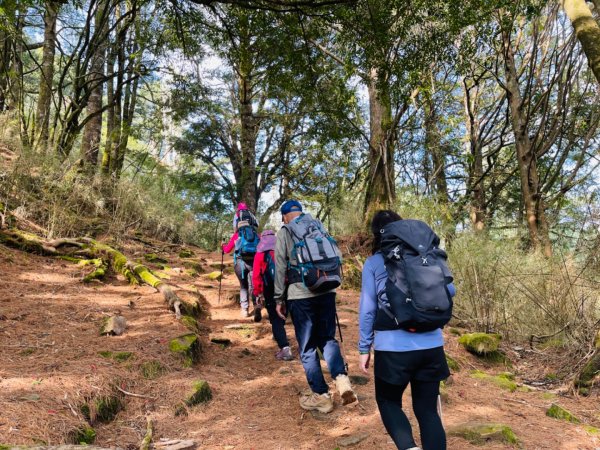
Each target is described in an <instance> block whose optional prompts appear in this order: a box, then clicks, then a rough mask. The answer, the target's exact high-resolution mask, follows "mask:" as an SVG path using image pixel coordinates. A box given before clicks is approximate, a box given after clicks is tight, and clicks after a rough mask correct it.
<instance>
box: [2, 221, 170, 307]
mask: <svg viewBox="0 0 600 450" xmlns="http://www.w3.org/2000/svg"><path fill="white" fill-rule="evenodd" d="M0 242H1V243H3V244H5V245H7V246H9V247H13V248H18V249H20V250H24V251H26V252H30V253H38V254H41V255H46V256H54V257H57V258H61V259H64V260H67V261H71V262H75V263H77V264H80V265H83V266H85V265H93V266H94V270H93V271H91V272H90V273H88V274H87V275H85V276H84V277H83V281H84V282H89V281H92V280H96V279H101V278H103V277H104V276H105V275H106V274H107V273H108V271H109V269H112V270H113V271H114V272H116V273H120V274H121V275H123V276H124V277H125V278H127V280H128V281H129V283H131V284H140V283H145V284H148V285H149V286H152V287H153V288H154V289H156V290H157V291H159V292H160V293H161V294H162V295H163V297H164V298H165V301H166V302H167V304H168V307H169V309H171V310H173V311H175V313H176V315H177V318H178V319H179V318H180V317H181V305H182V300H181V299H180V298H179V297H178V296H177V294H175V292H174V291H173V289H172V288H171V286H169V285H168V284H166V283H165V282H164V281H163V280H161V279H160V278H158V277H156V276H155V275H154V274H153V273H152V272H151V271H150V269H148V268H147V267H146V266H144V265H143V264H138V263H136V262H133V261H130V260H128V259H127V257H126V256H125V255H124V254H123V253H121V252H119V251H118V250H115V249H114V248H112V247H110V246H109V245H106V244H103V243H102V242H98V241H95V240H93V239H90V238H81V239H53V240H50V241H47V240H44V239H42V238H40V237H39V236H36V235H35V234H31V233H27V232H25V231H21V230H17V229H10V230H0Z"/></svg>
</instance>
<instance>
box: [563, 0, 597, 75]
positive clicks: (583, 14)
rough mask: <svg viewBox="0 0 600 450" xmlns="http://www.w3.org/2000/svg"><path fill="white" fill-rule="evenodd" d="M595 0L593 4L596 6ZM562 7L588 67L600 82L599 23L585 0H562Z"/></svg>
mask: <svg viewBox="0 0 600 450" xmlns="http://www.w3.org/2000/svg"><path fill="white" fill-rule="evenodd" d="M598 3H600V2H598V1H597V0H596V1H595V3H594V5H595V6H596V7H597V6H598ZM562 4H563V8H564V10H565V12H566V13H567V16H568V17H569V20H570V21H571V24H572V25H573V29H574V30H575V34H576V35H577V39H578V40H579V42H580V43H581V47H582V48H583V51H584V53H585V56H587V59H588V63H589V66H590V69H592V72H593V73H594V76H595V77H596V80H598V83H600V25H598V22H597V21H596V20H595V19H594V16H593V15H592V11H591V10H590V7H589V6H588V5H587V3H586V2H585V0H563V2H562Z"/></svg>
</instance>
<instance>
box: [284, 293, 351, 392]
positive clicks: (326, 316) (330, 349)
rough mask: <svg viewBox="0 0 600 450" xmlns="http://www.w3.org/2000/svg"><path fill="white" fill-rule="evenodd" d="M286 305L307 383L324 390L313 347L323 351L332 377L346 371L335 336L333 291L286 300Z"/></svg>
mask: <svg viewBox="0 0 600 450" xmlns="http://www.w3.org/2000/svg"><path fill="white" fill-rule="evenodd" d="M288 308H289V310H290V314H291V316H292V322H293V323H294V330H295V331H296V340H297V341H298V350H299V352H300V360H301V361H302V366H303V367H304V372H305V373H306V379H307V380H308V384H309V385H310V388H311V389H312V391H313V392H315V393H317V394H324V393H326V392H327V391H328V390H329V388H328V387H327V383H326V382H325V378H324V377H323V372H322V371H321V363H320V362H319V355H318V353H317V349H319V350H320V351H321V353H322V354H323V358H324V359H325V362H326V363H327V367H328V368H329V373H331V376H332V377H333V378H334V379H335V378H336V377H337V376H338V375H340V374H346V369H345V368H344V359H343V358H342V353H341V351H340V346H339V344H338V341H337V340H336V339H335V293H334V292H330V293H327V294H323V295H319V296H318V297H311V298H305V299H295V300H289V301H288Z"/></svg>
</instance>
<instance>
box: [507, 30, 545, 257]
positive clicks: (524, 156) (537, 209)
mask: <svg viewBox="0 0 600 450" xmlns="http://www.w3.org/2000/svg"><path fill="white" fill-rule="evenodd" d="M502 43H503V56H504V68H505V77H506V80H505V81H506V88H505V89H506V95H507V98H508V103H509V109H510V119H511V125H512V129H513V133H514V137H515V149H516V153H517V160H518V162H517V163H518V166H519V174H520V179H521V194H522V198H523V205H524V208H525V215H526V219H527V227H528V230H529V238H530V241H531V246H532V247H533V249H534V250H543V252H544V254H545V255H546V256H551V255H552V246H551V244H550V237H549V235H548V225H547V222H546V213H545V210H544V206H543V200H542V198H541V193H540V182H539V174H538V169H537V158H536V155H535V153H534V151H533V148H532V145H531V140H530V138H529V133H528V119H527V114H526V112H525V111H524V106H525V105H524V102H523V99H522V96H521V91H520V89H519V79H518V75H517V68H516V64H515V57H514V53H513V49H512V46H511V40H510V32H509V31H507V30H503V32H502Z"/></svg>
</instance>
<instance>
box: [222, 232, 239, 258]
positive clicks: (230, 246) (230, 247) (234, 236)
mask: <svg viewBox="0 0 600 450" xmlns="http://www.w3.org/2000/svg"><path fill="white" fill-rule="evenodd" d="M237 238H238V233H237V231H236V232H235V233H233V234H232V235H231V239H229V242H228V243H227V244H224V245H223V246H222V247H221V249H222V250H223V253H231V251H232V250H233V249H234V247H235V241H237Z"/></svg>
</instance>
